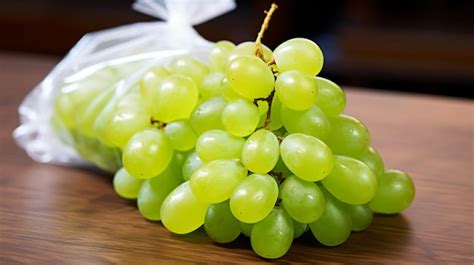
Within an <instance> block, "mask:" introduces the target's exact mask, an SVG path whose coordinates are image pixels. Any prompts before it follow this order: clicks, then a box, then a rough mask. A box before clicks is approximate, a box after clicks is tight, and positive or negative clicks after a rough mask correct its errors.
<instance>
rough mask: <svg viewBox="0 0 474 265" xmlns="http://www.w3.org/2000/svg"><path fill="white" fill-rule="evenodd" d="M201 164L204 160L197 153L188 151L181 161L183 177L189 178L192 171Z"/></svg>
mask: <svg viewBox="0 0 474 265" xmlns="http://www.w3.org/2000/svg"><path fill="white" fill-rule="evenodd" d="M202 165H204V162H202V160H201V158H199V156H198V155H197V153H196V152H192V153H190V154H189V155H188V156H187V158H186V160H185V161H184V163H183V179H184V180H189V179H190V178H191V175H192V174H193V173H194V171H196V170H197V169H198V168H200V167H201V166H202Z"/></svg>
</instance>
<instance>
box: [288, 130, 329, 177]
mask: <svg viewBox="0 0 474 265" xmlns="http://www.w3.org/2000/svg"><path fill="white" fill-rule="evenodd" d="M280 153H281V157H282V159H283V162H285V165H286V166H287V167H288V169H289V170H291V172H293V173H294V174H295V175H296V176H297V177H299V178H301V179H303V180H306V181H318V180H321V179H324V178H325V177H326V176H327V175H328V174H329V172H331V170H332V167H333V165H334V158H333V155H332V152H331V149H329V147H328V146H327V145H326V144H325V143H323V142H322V141H321V140H319V139H318V138H315V137H313V136H309V135H305V134H301V133H294V134H290V135H288V136H287V137H285V139H284V140H283V141H282V142H281V145H280Z"/></svg>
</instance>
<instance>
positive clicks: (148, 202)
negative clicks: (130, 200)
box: [137, 162, 181, 221]
mask: <svg viewBox="0 0 474 265" xmlns="http://www.w3.org/2000/svg"><path fill="white" fill-rule="evenodd" d="M173 164H175V163H173V162H172V163H170V165H169V166H168V167H167V168H166V169H165V171H163V172H162V173H161V174H159V175H158V176H156V177H153V178H151V179H147V180H145V181H144V182H143V185H142V187H141V189H140V192H139V193H138V198H137V205H138V210H139V211H140V213H141V214H142V215H143V217H145V218H146V219H148V220H152V221H158V220H160V218H161V216H160V209H161V205H162V204H163V201H164V200H165V198H166V196H168V194H170V193H171V192H172V191H173V190H174V189H175V188H176V187H178V186H179V184H181V181H180V178H181V176H180V174H179V172H177V171H176V169H174V168H173Z"/></svg>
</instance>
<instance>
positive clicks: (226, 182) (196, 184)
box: [189, 159, 247, 203]
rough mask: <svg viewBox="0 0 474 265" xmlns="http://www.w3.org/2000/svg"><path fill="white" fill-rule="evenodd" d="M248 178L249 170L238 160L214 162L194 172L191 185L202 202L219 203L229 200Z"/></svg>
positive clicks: (190, 181)
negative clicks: (239, 185) (237, 187)
mask: <svg viewBox="0 0 474 265" xmlns="http://www.w3.org/2000/svg"><path fill="white" fill-rule="evenodd" d="M246 176H247V169H245V167H244V166H243V165H242V164H241V163H240V162H239V161H238V160H237V159H234V160H214V161H211V162H209V163H206V164H204V165H203V166H201V167H200V168H198V169H197V170H196V171H194V173H193V174H192V175H191V178H190V180H189V184H190V186H191V189H192V191H193V193H194V194H195V195H196V197H197V198H199V200H200V201H203V202H208V203H219V202H222V201H225V200H227V199H229V198H230V196H231V194H232V192H233V191H234V188H235V187H236V186H237V184H239V182H240V181H241V180H242V179H244V178H245V177H246Z"/></svg>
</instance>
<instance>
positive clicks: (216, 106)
mask: <svg viewBox="0 0 474 265" xmlns="http://www.w3.org/2000/svg"><path fill="white" fill-rule="evenodd" d="M226 105H227V102H226V101H225V99H223V98H221V97H215V98H211V99H209V100H206V101H204V102H202V103H201V104H199V105H198V106H197V107H196V109H195V110H194V111H193V113H192V114H191V118H190V119H189V122H190V123H191V127H192V128H193V130H194V131H195V132H196V134H197V135H201V134H202V133H204V132H206V131H209V130H212V129H224V125H222V118H221V117H222V112H223V111H224V108H225V106H226Z"/></svg>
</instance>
